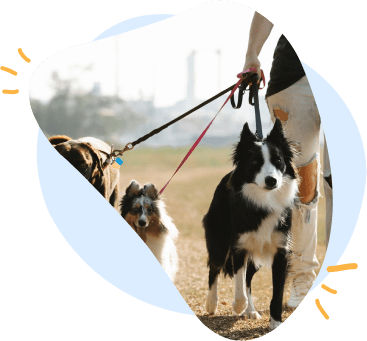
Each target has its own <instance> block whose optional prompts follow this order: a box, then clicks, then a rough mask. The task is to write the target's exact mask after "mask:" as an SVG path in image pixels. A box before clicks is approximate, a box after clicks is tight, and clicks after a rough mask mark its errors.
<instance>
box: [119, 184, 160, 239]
mask: <svg viewBox="0 0 367 341" xmlns="http://www.w3.org/2000/svg"><path fill="white" fill-rule="evenodd" d="M158 200H159V198H158V191H157V189H156V188H155V186H154V185H153V184H146V185H144V187H141V186H140V184H139V183H138V182H137V181H135V180H133V181H131V183H130V185H129V186H128V188H127V189H126V194H125V196H124V198H123V199H122V204H121V207H122V216H123V218H124V219H125V220H126V221H127V223H128V224H129V225H130V226H131V227H132V228H133V229H134V230H135V231H136V232H137V233H138V235H139V236H140V238H141V239H143V241H144V242H146V240H147V235H152V236H158V234H159V233H160V217H159V210H158V207H157V201H158Z"/></svg>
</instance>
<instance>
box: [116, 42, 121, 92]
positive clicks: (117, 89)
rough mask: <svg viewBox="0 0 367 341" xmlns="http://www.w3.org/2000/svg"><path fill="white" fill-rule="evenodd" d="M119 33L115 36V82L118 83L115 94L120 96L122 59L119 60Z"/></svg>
mask: <svg viewBox="0 0 367 341" xmlns="http://www.w3.org/2000/svg"><path fill="white" fill-rule="evenodd" d="M118 37H119V36H118V35H117V36H115V58H116V68H115V84H116V90H115V91H116V93H115V96H116V97H119V92H120V86H119V64H120V60H119V40H118Z"/></svg>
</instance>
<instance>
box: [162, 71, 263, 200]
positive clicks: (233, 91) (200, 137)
mask: <svg viewBox="0 0 367 341" xmlns="http://www.w3.org/2000/svg"><path fill="white" fill-rule="evenodd" d="M251 71H256V69H255V68H250V69H247V70H244V71H242V72H240V73H239V74H238V75H237V78H240V80H239V81H238V82H237V83H236V85H235V86H234V88H233V89H232V91H231V93H230V94H229V96H228V98H227V99H226V101H225V102H224V104H223V105H222V107H221V108H220V109H219V111H218V112H217V114H216V115H215V116H214V118H213V119H212V120H211V121H210V123H209V124H208V126H207V127H206V128H205V129H204V131H203V132H202V133H201V135H200V136H199V138H198V139H197V140H196V141H195V143H194V144H193V146H192V147H191V148H190V150H189V151H188V152H187V154H186V155H185V157H184V158H183V160H182V161H181V163H180V165H179V166H178V167H177V169H176V171H175V172H174V173H173V175H172V176H171V178H170V179H169V180H168V182H167V183H166V184H165V185H164V187H163V188H162V189H161V190H160V191H159V194H162V192H163V191H164V190H165V188H166V187H167V186H168V184H169V183H170V181H171V180H172V178H173V177H174V176H175V174H176V173H177V172H178V171H179V169H180V168H181V167H182V165H183V164H184V163H185V162H186V160H187V159H188V158H189V156H190V155H191V154H192V152H193V151H194V150H195V148H196V147H197V145H198V144H199V143H200V141H201V140H202V138H203V137H204V135H205V134H206V132H207V131H208V129H209V128H210V126H211V125H212V123H213V122H214V120H215V119H216V117H217V116H218V114H219V113H220V111H221V110H222V109H223V107H224V106H225V105H226V104H227V102H228V101H229V99H230V98H231V97H232V96H233V94H234V93H235V91H236V90H237V89H238V87H239V86H240V85H241V83H242V81H243V80H244V79H243V78H242V76H243V75H244V74H245V73H248V72H251ZM261 73H262V70H261ZM262 75H263V73H262ZM264 85H265V81H264Z"/></svg>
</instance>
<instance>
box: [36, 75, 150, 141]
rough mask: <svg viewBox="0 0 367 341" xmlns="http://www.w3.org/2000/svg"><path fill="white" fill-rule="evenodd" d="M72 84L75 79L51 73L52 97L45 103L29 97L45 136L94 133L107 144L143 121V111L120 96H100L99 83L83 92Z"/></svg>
mask: <svg viewBox="0 0 367 341" xmlns="http://www.w3.org/2000/svg"><path fill="white" fill-rule="evenodd" d="M75 83H76V80H75V79H61V78H60V76H59V74H58V73H57V72H53V74H52V76H51V86H52V88H53V90H54V94H53V96H52V98H51V99H50V100H49V101H48V102H47V103H44V102H41V101H40V100H36V99H31V100H30V103H31V108H32V111H33V114H34V116H35V117H36V119H37V121H38V124H39V126H40V127H41V129H42V130H43V132H44V133H45V135H46V136H47V137H49V136H52V135H68V136H70V137H72V138H79V137H83V136H93V137H96V138H100V139H102V140H104V141H106V142H108V143H118V140H119V138H120V137H121V135H122V134H123V133H124V132H128V131H129V130H131V128H132V127H134V125H136V124H137V123H138V122H140V123H141V122H144V121H145V120H146V116H145V115H144V114H142V113H137V112H134V111H133V110H132V109H131V108H129V106H128V105H127V103H126V102H125V101H123V100H122V99H121V98H119V97H117V96H103V95H101V94H100V91H99V87H98V84H95V88H94V89H92V90H91V91H89V92H86V91H81V90H80V89H79V90H75ZM96 85H97V87H96Z"/></svg>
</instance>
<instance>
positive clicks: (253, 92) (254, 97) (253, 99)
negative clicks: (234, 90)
mask: <svg viewBox="0 0 367 341" xmlns="http://www.w3.org/2000/svg"><path fill="white" fill-rule="evenodd" d="M259 79H260V77H259V75H258V74H256V73H254V74H253V75H252V76H251V77H249V78H248V79H245V81H243V82H242V84H241V85H240V87H239V88H238V97H237V104H236V103H235V101H234V96H233V97H231V104H232V107H233V109H239V108H241V106H242V99H243V95H244V93H245V91H246V88H247V86H248V85H249V83H252V84H251V86H250V89H249V91H250V94H249V103H250V104H251V105H252V106H254V107H255V120H256V135H257V137H258V138H259V139H261V140H262V139H263V138H264V137H263V131H262V126H261V117H260V107H259V84H258V83H257V82H258V80H259Z"/></svg>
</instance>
